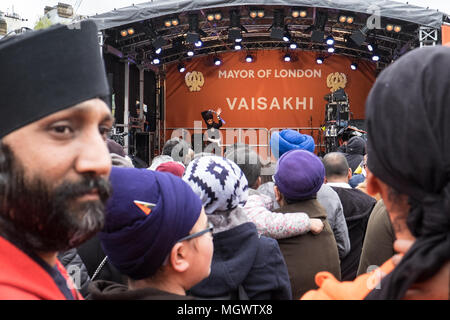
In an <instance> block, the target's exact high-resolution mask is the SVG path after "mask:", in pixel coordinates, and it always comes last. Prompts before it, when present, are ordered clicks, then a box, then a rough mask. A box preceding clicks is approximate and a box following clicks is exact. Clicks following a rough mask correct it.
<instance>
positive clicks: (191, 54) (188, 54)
mask: <svg viewBox="0 0 450 320" xmlns="http://www.w3.org/2000/svg"><path fill="white" fill-rule="evenodd" d="M186 54H187V56H188V57H193V56H194V51H193V50H189V51H188V52H186Z"/></svg>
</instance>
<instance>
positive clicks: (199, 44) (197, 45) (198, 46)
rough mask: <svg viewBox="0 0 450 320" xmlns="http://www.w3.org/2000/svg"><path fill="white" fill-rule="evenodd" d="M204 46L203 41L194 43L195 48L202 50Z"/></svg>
mask: <svg viewBox="0 0 450 320" xmlns="http://www.w3.org/2000/svg"><path fill="white" fill-rule="evenodd" d="M202 45H203V42H202V40H198V41H196V42H195V43H194V46H196V47H197V48H200V47H201V46H202Z"/></svg>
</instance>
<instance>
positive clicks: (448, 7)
mask: <svg viewBox="0 0 450 320" xmlns="http://www.w3.org/2000/svg"><path fill="white" fill-rule="evenodd" d="M155 1H164V0H155ZM367 1H369V0H367ZM58 2H63V3H68V4H71V5H72V6H74V9H76V4H80V5H79V7H78V10H77V13H78V14H82V15H88V16H91V15H94V14H96V13H103V12H107V11H111V10H113V9H114V8H123V7H127V6H130V5H132V4H133V3H143V2H146V1H142V0H131V1H130V0H59V1H58V0H1V1H0V11H3V12H12V11H13V9H14V12H16V13H18V14H19V15H20V16H21V17H22V18H24V19H28V24H29V27H30V28H32V27H34V24H35V23H36V21H37V20H38V18H39V17H40V16H42V15H43V14H44V7H45V6H55V5H56V4H57V3H58ZM399 2H403V3H406V2H407V1H399ZM408 2H409V3H410V4H415V5H418V6H421V7H430V8H432V9H439V10H440V11H442V12H445V13H447V14H450V1H449V0H409V1H408Z"/></svg>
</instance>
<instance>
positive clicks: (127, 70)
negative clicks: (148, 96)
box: [123, 61, 130, 154]
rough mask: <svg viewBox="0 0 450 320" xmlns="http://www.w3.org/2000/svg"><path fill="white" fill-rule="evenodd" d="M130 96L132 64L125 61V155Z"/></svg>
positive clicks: (126, 152)
mask: <svg viewBox="0 0 450 320" xmlns="http://www.w3.org/2000/svg"><path fill="white" fill-rule="evenodd" d="M129 95H130V63H129V62H128V61H125V94H124V96H125V97H124V103H123V124H124V133H126V136H125V137H124V144H125V146H124V149H125V154H128V151H129V148H128V142H129V141H128V140H129V139H128V124H129V99H128V96H129Z"/></svg>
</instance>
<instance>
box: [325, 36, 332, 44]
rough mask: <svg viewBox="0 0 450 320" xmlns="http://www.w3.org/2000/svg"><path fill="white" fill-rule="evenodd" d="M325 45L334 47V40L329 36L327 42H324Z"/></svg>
mask: <svg viewBox="0 0 450 320" xmlns="http://www.w3.org/2000/svg"><path fill="white" fill-rule="evenodd" d="M326 43H327V45H329V46H332V45H334V38H333V36H332V35H329V36H328V38H327V40H326Z"/></svg>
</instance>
